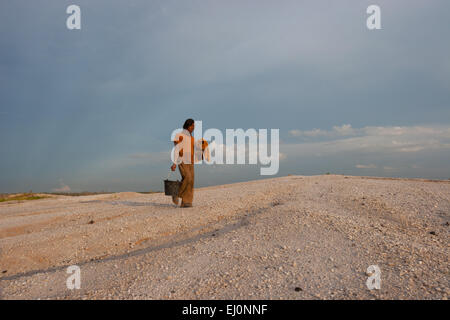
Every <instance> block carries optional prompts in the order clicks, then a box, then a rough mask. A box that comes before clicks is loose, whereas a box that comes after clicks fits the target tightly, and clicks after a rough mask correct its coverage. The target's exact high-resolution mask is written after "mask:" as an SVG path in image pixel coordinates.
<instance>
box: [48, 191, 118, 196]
mask: <svg viewBox="0 0 450 320" xmlns="http://www.w3.org/2000/svg"><path fill="white" fill-rule="evenodd" d="M46 193H47V194H53V195H56V196H71V197H79V196H93V195H98V194H111V193H114V192H106V191H100V192H89V191H83V192H46Z"/></svg>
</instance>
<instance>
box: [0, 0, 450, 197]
mask: <svg viewBox="0 0 450 320" xmlns="http://www.w3.org/2000/svg"><path fill="white" fill-rule="evenodd" d="M71 4H76V5H78V6H79V7H80V8H81V29H80V30H69V29H67V27H66V19H67V18H68V17H69V15H68V14H67V13H66V8H67V7H68V6H69V5H71ZM372 4H376V5H378V6H379V7H380V8H381V27H382V28H381V30H369V29H368V28H367V26H366V19H367V18H368V16H369V15H368V14H367V13H366V9H367V7H368V6H369V5H372ZM449 21H450V2H449V1H447V0H442V1H440V0H431V1H420V0H396V1H388V0H383V1H381V0H375V1H374V0H371V1H365V0H353V1H350V0H342V1H331V0H329V1H325V0H315V1H312V0H311V1H301V0H295V1H289V0H284V1H274V0H271V1H264V0H258V1H256V0H253V1H247V0H239V1H237V0H227V1H224V0H187V1H172V0H161V1H156V0H127V1H125V0H122V1H118V0H107V1H106V0H96V1H93V0H70V1H62V0H61V1H53V0H48V1H47V0H35V1H26V0H5V1H1V2H0V137H1V148H0V193H9V192H24V191H29V190H32V191H34V192H49V191H71V192H80V191H109V192H113V191H150V190H152V191H158V190H162V183H163V182H162V181H163V179H165V178H166V177H167V173H168V168H169V166H170V164H171V163H170V150H171V148H172V144H171V142H170V135H171V133H172V131H173V130H174V129H176V128H180V127H181V126H182V125H183V123H184V121H185V119H187V118H193V119H194V120H201V121H202V126H203V129H204V130H206V129H208V128H218V129H220V130H225V129H235V128H243V129H244V130H246V129H249V128H255V129H257V130H258V129H261V128H266V129H271V128H276V129H279V130H280V131H279V132H280V152H281V155H282V156H281V157H280V158H281V159H280V169H279V172H278V174H277V176H284V175H288V174H298V175H316V174H324V173H327V172H330V173H336V174H345V175H364V176H387V177H408V178H428V179H449V178H450V41H448V38H449V34H450V23H449ZM176 175H178V178H179V174H178V172H177V173H176ZM267 177H269V178H270V177H271V176H261V175H260V165H253V164H252V165H206V164H202V165H196V186H197V187H201V186H207V185H215V184H223V183H232V182H238V181H246V180H253V179H261V178H267Z"/></svg>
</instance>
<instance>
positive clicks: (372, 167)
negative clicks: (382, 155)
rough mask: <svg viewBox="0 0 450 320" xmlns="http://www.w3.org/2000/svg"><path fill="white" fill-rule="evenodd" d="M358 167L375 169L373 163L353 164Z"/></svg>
mask: <svg viewBox="0 0 450 320" xmlns="http://www.w3.org/2000/svg"><path fill="white" fill-rule="evenodd" d="M355 167H356V168H358V169H376V168H377V166H376V165H374V164H357V165H356V166H355Z"/></svg>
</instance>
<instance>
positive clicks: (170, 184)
mask: <svg viewBox="0 0 450 320" xmlns="http://www.w3.org/2000/svg"><path fill="white" fill-rule="evenodd" d="M180 184H181V182H180V181H170V180H164V194H165V195H166V196H176V195H178V190H179V189H180Z"/></svg>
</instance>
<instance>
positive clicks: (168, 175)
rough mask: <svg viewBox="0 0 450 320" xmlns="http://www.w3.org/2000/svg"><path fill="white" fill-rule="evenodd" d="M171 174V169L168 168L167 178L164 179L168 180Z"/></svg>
mask: <svg viewBox="0 0 450 320" xmlns="http://www.w3.org/2000/svg"><path fill="white" fill-rule="evenodd" d="M171 174H172V170H171V169H169V173H168V174H167V179H166V180H169V177H170V175H171Z"/></svg>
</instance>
